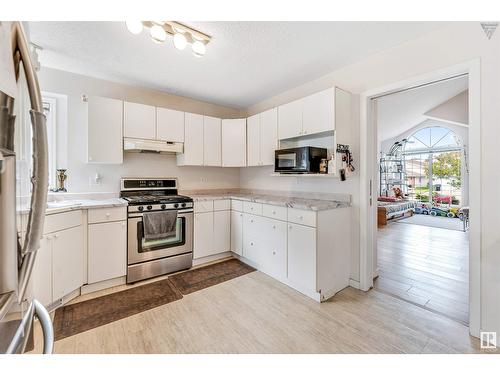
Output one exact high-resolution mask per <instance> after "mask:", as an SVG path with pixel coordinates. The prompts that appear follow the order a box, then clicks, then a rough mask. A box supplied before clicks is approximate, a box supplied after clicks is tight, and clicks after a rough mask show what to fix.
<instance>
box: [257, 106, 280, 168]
mask: <svg viewBox="0 0 500 375" xmlns="http://www.w3.org/2000/svg"><path fill="white" fill-rule="evenodd" d="M277 148H278V108H272V109H270V110H268V111H265V112H262V113H261V114H260V165H274V151H275V150H276V149H277Z"/></svg>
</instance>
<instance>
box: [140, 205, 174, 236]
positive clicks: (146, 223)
mask: <svg viewBox="0 0 500 375" xmlns="http://www.w3.org/2000/svg"><path fill="white" fill-rule="evenodd" d="M142 225H143V227H144V239H145V240H146V241H152V240H163V239H166V238H169V237H173V236H175V234H176V232H177V211H160V212H146V213H144V215H142Z"/></svg>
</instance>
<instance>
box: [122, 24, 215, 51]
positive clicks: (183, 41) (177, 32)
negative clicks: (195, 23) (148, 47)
mask: <svg viewBox="0 0 500 375" xmlns="http://www.w3.org/2000/svg"><path fill="white" fill-rule="evenodd" d="M125 24H126V26H127V29H128V31H130V32H131V33H132V34H135V35H138V34H140V33H141V32H142V30H143V29H145V28H146V29H149V34H150V36H151V39H152V40H153V41H154V42H156V43H160V44H161V43H163V42H165V40H166V39H167V35H171V36H172V39H173V44H174V47H175V48H177V49H178V50H183V49H185V48H186V46H187V45H188V44H191V50H192V52H193V54H194V55H195V56H196V57H201V56H203V55H205V53H206V52H207V44H208V43H209V42H210V39H211V37H210V36H208V35H207V34H204V33H202V32H200V31H198V30H195V29H193V28H191V27H189V26H186V25H183V24H182V23H179V22H176V21H127V22H125Z"/></svg>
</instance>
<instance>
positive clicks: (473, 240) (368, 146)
mask: <svg viewBox="0 0 500 375" xmlns="http://www.w3.org/2000/svg"><path fill="white" fill-rule="evenodd" d="M479 71H480V67H479V62H478V61H477V60H474V61H470V62H468V63H464V64H460V65H457V66H453V67H449V68H446V69H443V70H440V71H436V72H433V73H431V74H427V75H425V76H421V77H417V78H414V79H410V80H406V81H402V82H397V83H395V84H392V85H388V86H385V87H381V88H379V89H375V90H370V91H367V92H365V93H363V94H362V95H361V97H360V99H361V101H360V103H361V112H360V120H361V129H360V130H361V160H362V161H363V162H364V163H365V164H364V168H363V167H362V168H361V191H362V195H361V210H360V211H361V212H360V214H361V228H360V230H361V248H360V286H361V289H363V290H368V289H370V288H371V287H373V286H374V279H376V277H377V276H378V275H379V274H378V272H379V267H378V266H379V264H378V259H377V255H378V252H377V247H378V246H377V242H378V227H377V203H376V202H377V200H378V193H379V189H378V188H377V187H378V186H379V178H380V176H379V168H380V166H379V157H378V156H379V152H380V149H379V144H378V142H377V134H378V132H377V103H376V101H377V100H379V99H380V98H382V97H385V96H388V95H393V94H396V93H400V92H404V91H409V90H417V89H419V88H421V87H424V86H428V85H438V84H439V83H442V82H445V81H448V80H450V79H457V78H459V77H465V79H466V80H467V86H468V90H469V92H468V98H467V104H468V108H469V123H468V125H469V126H468V127H467V130H466V134H467V136H468V143H469V149H468V152H467V157H468V159H467V163H468V168H469V175H468V177H469V182H468V186H467V190H468V191H467V196H468V200H469V202H468V206H469V212H470V213H472V214H469V216H470V217H471V218H473V220H471V225H470V229H469V230H468V231H467V232H459V231H456V233H455V234H456V235H457V236H460V234H459V233H462V236H463V234H466V236H467V237H468V239H469V242H468V244H469V246H466V245H465V246H464V249H465V250H463V253H464V254H462V255H457V254H455V255H452V256H451V257H450V259H451V258H455V264H454V266H450V268H452V267H455V268H456V269H461V270H462V273H463V274H462V275H460V276H457V277H460V278H462V279H465V281H464V280H462V281H464V284H465V285H466V286H465V290H466V291H467V292H468V293H467V294H468V296H469V297H468V298H467V299H465V302H466V308H465V310H467V311H462V313H463V314H462V316H461V318H458V319H456V320H467V321H466V322H464V323H465V324H467V323H468V325H469V330H470V333H471V334H472V335H473V336H476V337H478V336H479V328H480V313H479V311H480V309H479V308H480V299H479V297H480V289H479V285H480V283H479V280H480V278H479V274H480V272H479V271H480V251H479V249H480V231H479V228H480V215H479V212H480V195H479V191H480V168H479V166H480V157H479V155H480V138H479V135H480V128H479V127H480V121H479V113H480V106H479V103H480V102H479V92H480V80H479ZM432 117H433V116H429V118H428V120H434V119H433V118H432ZM414 130H415V129H414ZM436 134H437V133H436ZM408 136H410V134H408ZM435 143H437V142H435ZM437 146H439V145H437ZM431 147H432V145H431ZM431 151H432V154H436V156H438V153H437V150H431ZM453 151H454V150H442V152H443V153H444V152H453ZM427 156H428V155H427ZM441 159H446V158H444V157H441ZM427 160H428V162H429V163H430V164H432V162H433V161H434V160H435V158H434V155H433V156H432V159H431V160H429V158H427ZM464 166H465V164H464V163H463V162H462V163H461V165H460V168H461V171H462V170H463V169H462V168H463V167H464ZM427 168H430V171H431V173H432V172H433V171H434V170H433V168H432V165H430V166H429V165H428V166H427ZM424 169H425V168H424ZM413 177H415V176H413ZM427 178H428V179H429V178H431V179H432V181H428V182H427V184H426V186H425V188H426V189H427V194H424V195H426V196H427V197H428V198H427V199H428V201H429V202H432V201H433V198H434V197H435V196H436V194H435V193H436V188H435V187H436V186H437V185H439V184H438V183H437V182H438V181H437V179H435V178H434V176H427ZM443 178H444V179H445V180H447V181H445V182H446V186H443V183H441V186H440V187H437V189H440V188H443V187H446V188H449V187H450V186H451V187H453V188H454V189H455V190H456V189H458V185H457V183H456V178H457V176H456V175H455V176H454V175H452V174H450V175H449V176H445V177H442V179H443ZM453 179H455V182H454V183H453V184H454V185H452V180H453ZM409 185H411V184H409ZM415 187H416V184H413V186H412V189H413V191H412V192H410V191H407V192H406V194H408V195H409V194H413V196H416V194H417V191H416V190H417V189H415ZM419 190H420V192H419V193H422V192H423V190H424V189H423V188H422V187H420V189H419ZM448 191H450V189H448ZM363 192H366V195H364V194H363ZM455 192H456V191H455ZM422 195H423V194H421V196H422ZM438 195H440V194H439V192H438ZM450 195H451V194H448V198H442V197H438V198H437V199H438V200H444V201H446V202H448V201H449V200H451V199H453V198H451V197H450ZM456 199H463V188H462V187H461V186H460V194H456V195H455V202H456ZM449 204H450V205H451V204H452V202H451V201H450V202H449ZM399 225H400V226H399V227H398V228H400V230H401V231H407V229H404V228H405V227H404V226H403V225H404V224H399ZM437 229H439V228H434V227H430V228H427V227H426V226H421V227H420V228H419V229H418V230H415V231H414V232H415V233H413V234H412V236H410V235H408V233H406V234H405V233H399V234H394V235H393V237H392V238H389V239H388V238H386V239H385V240H382V242H383V241H385V243H389V242H391V241H393V240H394V239H396V241H398V239H399V238H407V239H408V241H407V240H405V241H406V244H405V241H400V243H401V244H403V245H404V246H399V245H398V246H399V247H405V246H407V247H409V248H410V249H412V248H413V249H415V248H418V247H419V245H418V244H419V241H420V244H421V246H420V247H425V246H427V247H428V248H432V247H433V246H432V245H434V244H436V243H442V244H452V243H454V244H456V243H457V241H458V242H460V243H462V244H464V243H465V244H467V242H465V241H462V240H463V238H462V239H460V238H459V239H455V240H453V239H451V238H449V237H450V235H451V233H452V232H449V233H448V235H449V236H448V238H447V237H442V236H441V235H440V234H430V233H427V237H426V238H427V239H429V241H430V242H428V243H427V244H426V243H425V242H422V236H423V235H422V233H420V234H419V233H418V231H419V230H420V231H422V230H424V231H427V232H431V231H435V230H437ZM438 232H439V233H441V234H442V233H444V232H441V231H438ZM412 237H413V239H411V238H412ZM431 239H432V240H431ZM408 242H409V244H408ZM415 243H416V244H417V245H415ZM436 247H437V246H436ZM455 247H456V246H455ZM467 248H468V249H467ZM467 250H469V251H467ZM394 251H397V250H393V253H392V254H390V256H387V255H385V256H384V257H385V259H386V260H389V261H392V262H394ZM401 251H402V250H399V253H396V255H395V256H396V258H399V259H403V260H404V261H403V263H406V264H411V262H410V261H409V260H410V259H412V258H411V256H415V255H416V254H411V253H410V254H402V253H401ZM441 252H442V254H444V253H445V252H446V249H442V250H441ZM391 256H392V259H391ZM426 256H429V257H431V258H430V259H432V261H433V262H434V266H438V265H439V264H438V263H439V261H440V260H442V259H439V257H438V256H436V255H432V254H427V255H426ZM460 258H461V260H460V262H462V264H458V262H457V259H460ZM413 260H414V262H413V265H412V266H413V267H414V268H422V264H421V263H420V264H419V262H420V261H421V260H418V259H413ZM393 266H394V265H393ZM385 268H386V269H389V268H390V267H388V266H386V267H385ZM435 268H438V267H435ZM437 272H438V273H439V270H437ZM464 274H465V275H464ZM417 275H418V273H417V274H415V273H413V274H411V275H410V276H412V277H413V279H418V277H417ZM441 276H442V274H441ZM453 277H454V276H453ZM453 277H452V279H453ZM400 281H401V282H402V283H403V284H405V282H404V280H403V279H400ZM417 281H418V280H417ZM426 281H427V282H429V283H430V282H431V280H426ZM440 281H442V280H440ZM455 281H456V280H455ZM376 282H377V281H376ZM375 287H377V285H375ZM400 287H401V288H400V289H404V287H405V285H402V286H401V285H400ZM410 287H413V285H410ZM410 289H411V288H410ZM406 291H407V290H406ZM414 291H415V292H419V290H418V289H417V288H415V289H414ZM435 293H436V294H437V290H436V291H435ZM415 294H416V293H415ZM442 297H445V298H446V297H456V296H452V295H451V294H449V295H448V296H445V295H443V296H442ZM424 298H425V297H424ZM436 298H437V297H435V302H436V301H437V300H436ZM443 301H444V303H443ZM410 302H413V303H416V304H417V305H425V304H427V303H428V302H429V301H428V300H424V299H418V298H415V300H414V301H410ZM423 302H425V303H423ZM438 302H439V301H438ZM467 302H468V303H467ZM441 304H443V305H444V306H445V307H449V306H451V305H452V302H450V300H445V299H442V300H441ZM467 305H468V306H467ZM428 308H429V309H431V308H430V307H429V306H428ZM431 310H434V309H431ZM462 310H464V309H462ZM441 313H444V314H445V315H447V316H449V311H448V312H443V311H442V312H441Z"/></svg>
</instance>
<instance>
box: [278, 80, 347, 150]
mask: <svg viewBox="0 0 500 375" xmlns="http://www.w3.org/2000/svg"><path fill="white" fill-rule="evenodd" d="M350 97H351V94H349V93H348V92H346V91H342V90H340V89H338V88H336V87H333V88H330V89H327V90H323V91H320V92H317V93H315V94H312V95H309V96H306V97H305V98H302V99H300V100H296V101H294V102H291V103H288V104H284V105H282V106H280V107H279V108H278V138H279V139H280V140H281V139H287V138H294V137H299V136H304V135H311V134H318V133H323V132H327V131H333V130H336V129H337V128H338V127H339V126H342V127H345V128H347V129H349V128H350V123H346V121H344V122H343V123H341V124H339V123H338V120H339V119H350V113H351V106H350ZM336 123H337V124H336Z"/></svg>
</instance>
